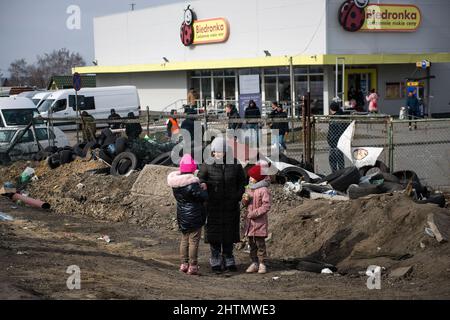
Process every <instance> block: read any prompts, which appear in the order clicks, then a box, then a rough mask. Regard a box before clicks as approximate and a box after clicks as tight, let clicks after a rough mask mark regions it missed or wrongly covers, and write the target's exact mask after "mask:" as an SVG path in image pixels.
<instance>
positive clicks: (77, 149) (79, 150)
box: [73, 143, 86, 158]
mask: <svg viewBox="0 0 450 320" xmlns="http://www.w3.org/2000/svg"><path fill="white" fill-rule="evenodd" d="M85 146H86V143H77V144H76V145H74V146H73V153H75V154H76V155H77V156H79V157H81V158H84V157H86V153H84V152H83V150H84V147H85Z"/></svg>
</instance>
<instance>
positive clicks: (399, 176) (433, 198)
mask: <svg viewBox="0 0 450 320" xmlns="http://www.w3.org/2000/svg"><path fill="white" fill-rule="evenodd" d="M389 171H390V170H389V168H388V167H387V166H386V165H385V164H384V163H383V162H381V161H377V162H376V163H375V165H374V166H365V167H362V168H359V169H358V168H356V167H348V168H345V169H342V170H338V171H336V172H334V173H332V174H330V175H328V176H326V177H324V178H323V179H322V180H320V181H318V183H322V182H327V183H328V184H329V185H331V186H332V187H333V189H334V190H337V191H339V192H342V193H347V194H348V196H349V198H350V199H358V198H361V197H364V196H367V195H370V194H381V193H391V192H394V191H401V190H405V189H406V188H407V187H408V186H409V185H410V186H411V187H412V189H413V190H414V195H413V200H414V201H415V202H417V203H435V204H438V205H439V206H441V207H444V206H445V197H444V196H443V195H442V194H439V193H437V194H436V193H433V192H432V191H430V190H429V189H428V188H427V187H425V186H423V185H422V184H421V182H420V179H419V178H418V176H417V174H416V173H415V172H414V171H410V170H402V171H396V172H393V173H389Z"/></svg>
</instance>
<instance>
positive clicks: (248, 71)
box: [239, 68, 261, 75]
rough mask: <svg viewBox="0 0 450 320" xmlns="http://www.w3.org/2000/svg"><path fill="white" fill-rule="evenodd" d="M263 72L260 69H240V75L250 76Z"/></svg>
mask: <svg viewBox="0 0 450 320" xmlns="http://www.w3.org/2000/svg"><path fill="white" fill-rule="evenodd" d="M260 73H261V71H260V70H259V68H249V69H240V70H239V74H240V75H249V74H260Z"/></svg>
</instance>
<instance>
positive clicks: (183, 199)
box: [167, 171, 208, 233]
mask: <svg viewBox="0 0 450 320" xmlns="http://www.w3.org/2000/svg"><path fill="white" fill-rule="evenodd" d="M199 182H200V180H199V179H198V178H197V177H195V176H194V175H193V174H181V173H180V172H179V171H174V172H171V173H170V174H169V175H168V177H167V183H168V185H169V186H170V187H172V190H173V195H174V196H175V199H176V200H177V220H178V226H179V227H180V230H181V232H183V233H187V232H191V231H194V230H197V229H199V228H201V227H202V226H203V225H204V224H205V220H206V211H205V207H204V205H203V202H205V201H206V200H207V198H208V193H207V192H206V191H204V190H202V189H201V188H200V184H199Z"/></svg>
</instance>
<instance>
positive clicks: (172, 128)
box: [166, 109, 180, 138]
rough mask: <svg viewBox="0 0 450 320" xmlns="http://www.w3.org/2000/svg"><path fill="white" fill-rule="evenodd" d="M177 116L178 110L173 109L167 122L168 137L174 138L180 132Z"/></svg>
mask: <svg viewBox="0 0 450 320" xmlns="http://www.w3.org/2000/svg"><path fill="white" fill-rule="evenodd" d="M176 115H177V110H175V109H173V110H171V111H170V116H169V120H167V123H166V128H167V136H168V137H169V138H172V136H174V135H177V134H178V133H179V132H180V126H179V125H178V120H177V119H176V118H174V116H176Z"/></svg>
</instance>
